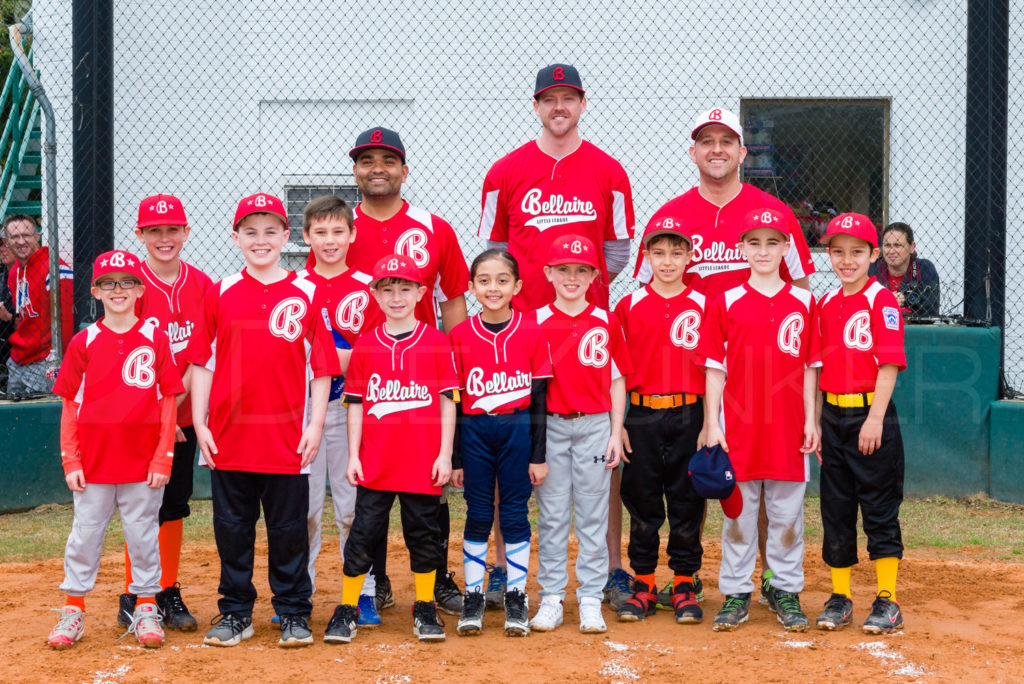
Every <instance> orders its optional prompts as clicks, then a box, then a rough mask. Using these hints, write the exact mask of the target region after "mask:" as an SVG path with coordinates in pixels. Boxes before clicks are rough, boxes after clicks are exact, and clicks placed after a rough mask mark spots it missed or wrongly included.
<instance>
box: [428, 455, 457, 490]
mask: <svg viewBox="0 0 1024 684" xmlns="http://www.w3.org/2000/svg"><path fill="white" fill-rule="evenodd" d="M451 477H452V459H450V458H445V457H444V456H438V457H437V460H435V461H434V467H433V468H431V469H430V478H431V480H433V484H434V486H435V487H443V486H444V485H446V484H448V480H450V479H451Z"/></svg>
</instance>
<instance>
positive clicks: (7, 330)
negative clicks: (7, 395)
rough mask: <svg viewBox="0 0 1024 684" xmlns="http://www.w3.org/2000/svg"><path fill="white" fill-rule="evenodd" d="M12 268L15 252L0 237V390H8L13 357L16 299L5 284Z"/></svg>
mask: <svg viewBox="0 0 1024 684" xmlns="http://www.w3.org/2000/svg"><path fill="white" fill-rule="evenodd" d="M12 270H14V254H12V253H11V250H10V248H9V247H8V246H7V239H6V238H3V237H0V392H6V391H7V359H9V358H11V343H10V337H11V335H12V334H13V333H14V299H13V298H12V297H11V291H10V290H9V289H8V288H7V286H6V285H5V283H6V282H7V274H8V273H10V272H11V271H12Z"/></svg>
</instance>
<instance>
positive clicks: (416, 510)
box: [343, 485, 441, 577]
mask: <svg viewBox="0 0 1024 684" xmlns="http://www.w3.org/2000/svg"><path fill="white" fill-rule="evenodd" d="M395 497H398V502H399V504H400V505H401V512H402V534H403V535H404V536H405V545H406V547H407V548H408V549H409V559H410V561H411V562H410V565H411V566H412V571H413V572H417V573H419V572H434V571H435V570H436V569H437V567H438V564H439V563H440V562H441V542H440V538H441V530H440V528H439V526H438V524H437V516H438V508H440V506H441V503H440V497H438V495H437V494H413V493H410V492H395V491H379V490H376V489H370V488H368V487H363V486H362V485H359V486H358V487H357V488H356V511H355V518H354V519H353V520H352V529H351V530H349V533H348V541H346V542H345V563H344V568H343V571H344V573H345V576H346V577H358V576H359V575H365V574H366V573H367V572H369V570H370V568H371V567H372V566H373V556H374V553H375V552H376V550H377V549H378V547H379V545H380V544H381V542H382V540H383V539H384V538H386V536H387V533H388V532H387V530H388V517H389V516H390V515H391V506H392V505H393V504H394V502H395Z"/></svg>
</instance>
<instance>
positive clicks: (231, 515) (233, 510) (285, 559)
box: [210, 468, 313, 617]
mask: <svg viewBox="0 0 1024 684" xmlns="http://www.w3.org/2000/svg"><path fill="white" fill-rule="evenodd" d="M210 485H211V489H212V492H213V533H214V537H215V538H216V540H217V553H218V554H219V555H220V587H219V589H218V591H219V592H220V595H221V599H220V601H218V602H217V607H218V609H219V610H220V612H221V613H222V614H227V613H235V614H236V615H248V616H251V615H252V606H253V603H255V602H256V587H255V586H253V583H252V571H253V561H254V559H255V554H256V521H257V520H258V519H259V517H260V504H262V505H263V516H264V518H265V519H266V523H267V547H268V550H267V561H268V563H267V564H268V568H267V574H268V578H269V580H270V590H271V591H272V592H273V593H274V596H273V598H272V599H271V603H273V605H274V612H276V613H277V614H278V615H282V616H283V615H304V616H307V617H308V616H309V614H310V613H311V612H312V611H313V603H312V601H311V599H310V597H311V595H312V593H313V585H312V583H311V582H310V580H309V572H308V570H307V565H308V564H309V534H308V531H307V527H306V516H307V514H308V512H309V475H284V474H278V473H250V472H244V471H240V470H221V469H220V468H217V469H215V470H212V471H210Z"/></svg>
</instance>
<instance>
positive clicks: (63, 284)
mask: <svg viewBox="0 0 1024 684" xmlns="http://www.w3.org/2000/svg"><path fill="white" fill-rule="evenodd" d="M49 254H50V250H49V248H48V247H40V248H39V249H37V250H36V251H35V253H34V254H33V255H32V256H30V257H29V258H28V261H26V262H25V265H24V266H22V265H21V263H19V262H15V263H14V267H13V268H12V269H11V271H10V273H8V274H7V286H8V287H9V288H10V290H11V298H12V299H13V300H14V309H15V310H14V311H13V312H12V313H14V314H15V316H16V318H15V321H16V324H15V325H16V327H15V330H14V332H13V333H11V336H10V338H9V339H8V341H9V343H10V345H11V360H12V361H14V362H15V363H18V364H21V365H23V366H27V365H28V364H30V363H35V362H36V361H42V360H43V359H45V358H46V355H47V354H49V353H50V256H49ZM72 290H73V283H72V274H71V267H70V266H68V265H67V264H65V263H64V260H63V259H61V260H60V305H61V309H60V332H61V347H62V349H63V350H67V348H68V343H70V342H71V337H72V335H74V334H75V326H74V313H75V312H74V303H73V297H74V294H73V291H72ZM143 479H145V478H143Z"/></svg>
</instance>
